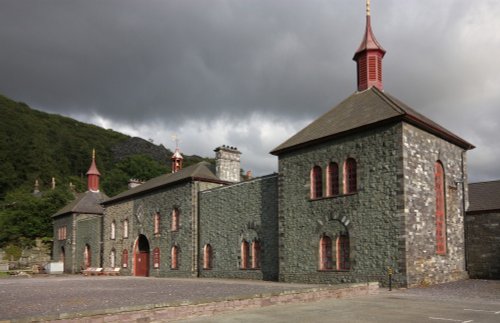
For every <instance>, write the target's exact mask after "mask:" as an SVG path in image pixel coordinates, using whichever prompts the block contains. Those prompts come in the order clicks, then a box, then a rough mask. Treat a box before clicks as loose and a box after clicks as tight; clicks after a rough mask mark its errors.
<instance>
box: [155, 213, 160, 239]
mask: <svg viewBox="0 0 500 323" xmlns="http://www.w3.org/2000/svg"><path fill="white" fill-rule="evenodd" d="M159 233H160V213H159V212H155V214H154V234H159Z"/></svg>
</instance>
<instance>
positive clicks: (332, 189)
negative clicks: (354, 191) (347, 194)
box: [328, 163, 340, 196]
mask: <svg viewBox="0 0 500 323" xmlns="http://www.w3.org/2000/svg"><path fill="white" fill-rule="evenodd" d="M339 194H340V191H339V165H338V164H337V163H330V165H328V195H329V196H335V195H339Z"/></svg>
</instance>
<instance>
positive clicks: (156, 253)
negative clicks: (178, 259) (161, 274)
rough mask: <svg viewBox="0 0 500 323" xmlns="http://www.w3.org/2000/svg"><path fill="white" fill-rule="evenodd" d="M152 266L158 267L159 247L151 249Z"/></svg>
mask: <svg viewBox="0 0 500 323" xmlns="http://www.w3.org/2000/svg"><path fill="white" fill-rule="evenodd" d="M153 268H160V248H158V247H156V248H154V249H153Z"/></svg>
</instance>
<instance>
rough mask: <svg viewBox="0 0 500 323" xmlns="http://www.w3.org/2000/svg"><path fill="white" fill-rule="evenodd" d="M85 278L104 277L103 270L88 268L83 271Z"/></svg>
mask: <svg viewBox="0 0 500 323" xmlns="http://www.w3.org/2000/svg"><path fill="white" fill-rule="evenodd" d="M82 273H83V275H84V276H98V275H102V268H95V267H88V268H87V269H85V270H84V271H82Z"/></svg>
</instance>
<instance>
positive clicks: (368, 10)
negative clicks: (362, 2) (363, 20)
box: [366, 0, 370, 16]
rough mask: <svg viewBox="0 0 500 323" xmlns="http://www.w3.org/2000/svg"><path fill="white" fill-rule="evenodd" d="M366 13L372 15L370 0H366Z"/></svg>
mask: <svg viewBox="0 0 500 323" xmlns="http://www.w3.org/2000/svg"><path fill="white" fill-rule="evenodd" d="M366 15H367V16H370V0H366Z"/></svg>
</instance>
